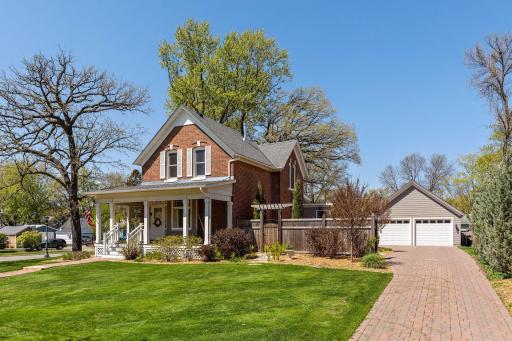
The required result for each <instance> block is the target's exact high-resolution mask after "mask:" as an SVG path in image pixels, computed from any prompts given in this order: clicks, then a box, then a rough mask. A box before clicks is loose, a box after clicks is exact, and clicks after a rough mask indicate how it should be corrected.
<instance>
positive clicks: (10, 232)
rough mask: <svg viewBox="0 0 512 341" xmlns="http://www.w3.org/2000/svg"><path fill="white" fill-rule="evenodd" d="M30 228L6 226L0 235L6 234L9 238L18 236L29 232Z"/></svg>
mask: <svg viewBox="0 0 512 341" xmlns="http://www.w3.org/2000/svg"><path fill="white" fill-rule="evenodd" d="M29 229H30V226H27V225H20V226H4V227H2V228H0V233H2V234H5V235H7V236H17V235H18V234H20V233H22V232H25V231H26V230H29Z"/></svg>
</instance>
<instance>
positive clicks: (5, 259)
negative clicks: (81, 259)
mask: <svg viewBox="0 0 512 341" xmlns="http://www.w3.org/2000/svg"><path fill="white" fill-rule="evenodd" d="M60 256H62V253H50V259H51V258H53V257H60ZM42 258H44V254H38V255H23V256H2V257H0V263H1V262H13V261H18V260H29V259H42Z"/></svg>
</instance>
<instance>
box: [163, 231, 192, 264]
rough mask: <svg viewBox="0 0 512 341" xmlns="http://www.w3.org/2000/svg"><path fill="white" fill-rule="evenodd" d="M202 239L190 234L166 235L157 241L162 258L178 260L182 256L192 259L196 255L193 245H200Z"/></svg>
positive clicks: (168, 260)
mask: <svg viewBox="0 0 512 341" xmlns="http://www.w3.org/2000/svg"><path fill="white" fill-rule="evenodd" d="M201 242H202V239H201V238H199V237H194V236H189V237H186V238H183V236H165V237H162V238H160V239H158V240H156V241H155V245H156V246H157V247H158V252H159V253H160V254H161V257H162V260H165V261H167V262H176V261H178V260H179V259H180V258H182V257H184V258H186V259H192V258H193V257H194V250H193V247H194V246H197V245H200V244H201Z"/></svg>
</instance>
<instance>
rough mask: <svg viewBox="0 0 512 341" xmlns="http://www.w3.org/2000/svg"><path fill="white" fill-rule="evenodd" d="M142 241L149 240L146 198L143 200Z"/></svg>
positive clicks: (145, 242)
mask: <svg viewBox="0 0 512 341" xmlns="http://www.w3.org/2000/svg"><path fill="white" fill-rule="evenodd" d="M142 237H143V242H144V244H148V242H149V203H148V201H147V200H144V233H143V236H142Z"/></svg>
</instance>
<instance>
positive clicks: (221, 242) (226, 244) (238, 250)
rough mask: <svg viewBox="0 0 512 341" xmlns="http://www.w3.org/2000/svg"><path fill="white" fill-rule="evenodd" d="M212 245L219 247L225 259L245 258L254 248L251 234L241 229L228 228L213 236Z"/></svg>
mask: <svg viewBox="0 0 512 341" xmlns="http://www.w3.org/2000/svg"><path fill="white" fill-rule="evenodd" d="M212 244H215V245H216V246H217V248H218V250H219V252H220V254H221V256H222V258H224V259H231V258H239V257H243V256H245V255H247V254H248V253H250V252H251V251H252V250H253V248H254V245H253V242H252V239H251V237H250V236H249V234H247V233H246V232H244V231H242V230H241V229H239V228H226V229H222V230H219V231H217V232H216V233H215V234H214V235H213V236H212Z"/></svg>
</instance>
